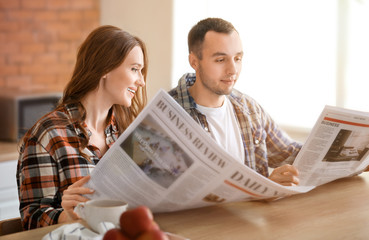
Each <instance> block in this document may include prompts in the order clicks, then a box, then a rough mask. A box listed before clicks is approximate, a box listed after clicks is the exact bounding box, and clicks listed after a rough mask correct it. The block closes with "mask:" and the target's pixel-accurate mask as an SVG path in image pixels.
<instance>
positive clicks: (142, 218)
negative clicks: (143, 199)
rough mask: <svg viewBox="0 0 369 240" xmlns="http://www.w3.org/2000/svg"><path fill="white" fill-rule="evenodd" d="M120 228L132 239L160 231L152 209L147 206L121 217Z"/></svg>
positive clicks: (132, 210)
mask: <svg viewBox="0 0 369 240" xmlns="http://www.w3.org/2000/svg"><path fill="white" fill-rule="evenodd" d="M120 227H121V229H122V231H123V232H124V233H126V234H127V235H128V236H129V237H131V238H136V237H137V236H139V235H140V234H141V233H143V232H146V231H149V230H152V229H155V230H159V226H158V225H157V224H156V223H155V222H154V219H153V215H152V213H151V211H150V209H149V208H147V207H145V206H140V207H137V208H134V209H131V210H127V211H125V212H124V213H123V214H122V215H121V216H120Z"/></svg>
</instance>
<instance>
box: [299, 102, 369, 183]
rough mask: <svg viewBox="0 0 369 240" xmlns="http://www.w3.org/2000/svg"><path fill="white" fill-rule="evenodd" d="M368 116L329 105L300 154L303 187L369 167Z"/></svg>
mask: <svg viewBox="0 0 369 240" xmlns="http://www.w3.org/2000/svg"><path fill="white" fill-rule="evenodd" d="M368 149H369V113H366V112H359V111H353V110H348V109H343V108H339V107H332V106H326V107H325V108H324V110H323V112H322V113H321V115H320V117H319V118H318V121H317V122H316V124H315V126H314V127H313V129H312V132H311V134H310V135H309V137H308V139H307V141H306V143H305V144H304V146H303V147H302V149H301V151H300V152H299V154H298V155H297V157H296V159H295V162H294V166H296V167H297V169H298V170H299V173H300V175H299V179H300V185H303V186H319V185H322V184H324V183H327V182H330V181H333V180H335V179H338V178H343V177H348V176H352V175H356V174H359V173H361V172H362V171H363V170H365V168H366V167H367V166H368V165H369V157H368V155H369V152H368Z"/></svg>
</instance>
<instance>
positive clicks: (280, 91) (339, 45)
mask: <svg viewBox="0 0 369 240" xmlns="http://www.w3.org/2000/svg"><path fill="white" fill-rule="evenodd" d="M206 17H221V18H224V19H226V20H228V21H230V22H232V23H233V25H234V26H235V27H236V28H237V29H238V31H239V33H240V35H241V38H242V42H243V47H244V52H245V57H244V61H243V70H242V73H241V76H240V79H239V80H238V83H237V84H236V88H237V89H239V90H241V91H242V92H244V93H246V94H248V95H250V96H252V97H253V98H255V99H256V100H257V101H258V102H259V103H261V105H262V106H263V107H264V108H265V109H266V111H267V112H269V113H270V114H271V116H272V117H273V118H274V119H275V120H276V121H277V122H278V123H279V124H280V125H281V126H282V127H283V128H284V129H285V130H286V131H287V132H288V133H289V134H290V135H291V136H292V137H293V138H295V139H297V140H300V141H304V140H305V138H306V136H307V134H308V133H309V131H310V129H311V128H312V127H313V125H314V123H315V121H316V119H317V118H318V116H319V114H320V112H321V111H322V109H323V107H324V106H325V105H334V106H340V107H345V108H351V109H356V110H362V111H369V108H368V107H367V103H368V102H369V94H367V92H366V89H367V87H368V86H369V83H368V82H369V0H324V1H321V0H278V1H275V0H259V1H254V0H227V1H220V0H186V1H183V0H134V1H133V0H78V1H75V0H11V1H9V0H0V20H1V22H0V99H1V98H2V97H3V98H5V96H6V95H8V93H9V92H12V93H14V94H15V95H16V96H17V97H18V98H19V97H22V96H26V95H27V94H33V93H37V94H39V93H43V94H45V93H60V92H62V90H63V88H64V86H65V84H66V83H67V82H68V81H69V78H70V76H71V73H72V70H73V67H74V63H75V57H76V53H77V49H78V47H79V45H80V44H81V43H82V41H83V40H84V39H85V37H86V36H87V34H88V33H89V32H91V31H92V30H93V29H94V28H96V27H97V26H99V25H105V24H110V25H115V26H118V27H120V28H122V29H124V30H126V31H128V32H130V33H132V34H134V35H137V36H139V37H140V38H141V39H143V40H144V41H145V42H146V44H147V47H148V53H149V75H148V82H147V87H148V91H149V98H152V97H153V96H154V95H155V93H156V92H157V91H158V90H159V89H160V88H163V89H164V90H169V89H171V88H172V87H174V86H176V84H177V81H178V79H179V78H180V77H181V76H182V74H184V73H185V72H192V71H193V70H192V69H191V68H190V66H189V64H188V61H187V55H188V50H187V33H188V31H189V30H190V28H191V27H192V26H193V25H194V24H196V23H197V22H198V21H199V20H201V19H203V18H206ZM56 95H57V94H56ZM56 95H54V96H56ZM0 108H2V109H1V110H0V113H1V114H0V115H1V117H0V119H5V120H3V121H5V122H6V119H8V123H7V124H9V125H14V124H16V123H15V122H14V121H13V117H10V115H11V114H7V112H4V111H3V109H4V106H2V105H1V102H0ZM36 112H37V113H38V114H41V112H40V111H36ZM37 117H38V115H36V118H37ZM1 124H2V123H1ZM2 125H5V124H2ZM6 128H12V126H9V127H8V126H7V127H6ZM1 134H2V132H1V131H0V135H1ZM0 138H1V136H0ZM15 146H16V142H15V141H14V140H11V141H9V140H4V143H3V144H2V145H0V148H2V152H1V153H0V164H2V165H1V166H0V169H7V170H5V171H6V173H4V174H5V175H3V173H1V172H0V175H1V181H0V182H3V185H1V183H0V193H1V194H0V219H3V218H8V217H9V216H13V215H14V214H15V215H16V214H17V213H16V210H17V207H18V206H17V202H16V198H17V195H16V191H14V184H15V182H14V181H15V179H13V176H14V173H15V166H16V159H17V152H16V148H15ZM6 164H8V165H6ZM5 165H6V166H8V167H7V168H5V167H4V166H5ZM3 171H4V170H3ZM6 174H8V175H9V174H10V175H9V176H8V175H6ZM5 178H6V179H5ZM4 179H5V180H6V181H3V180H4ZM9 179H10V180H9ZM8 182H10V183H9V184H10V185H9V184H8ZM5 193H6V194H8V195H9V194H10V195H9V196H10V197H9V198H5V197H3V196H5V195H4V194H5ZM8 212H10V213H8Z"/></svg>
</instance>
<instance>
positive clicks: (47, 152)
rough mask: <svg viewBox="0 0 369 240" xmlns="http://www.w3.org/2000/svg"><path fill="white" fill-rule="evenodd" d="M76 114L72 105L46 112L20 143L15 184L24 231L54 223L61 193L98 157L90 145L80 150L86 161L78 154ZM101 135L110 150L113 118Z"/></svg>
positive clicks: (114, 133)
mask: <svg viewBox="0 0 369 240" xmlns="http://www.w3.org/2000/svg"><path fill="white" fill-rule="evenodd" d="M76 114H79V113H78V109H77V107H76V106H73V105H68V106H65V108H64V109H63V110H62V111H53V112H51V113H49V114H48V115H46V116H45V117H43V118H42V119H41V120H40V121H39V122H38V123H37V124H35V126H33V127H32V128H31V129H30V130H29V131H28V132H27V133H26V136H25V138H24V139H23V142H22V143H21V148H20V155H19V159H18V167H17V184H18V194H19V201H20V207H19V209H20V214H21V217H22V221H23V228H24V229H32V228H37V227H43V226H48V225H52V224H56V223H57V222H58V218H59V215H60V213H61V212H62V211H63V208H62V207H61V199H62V195H63V191H64V190H65V189H67V188H68V186H70V185H71V184H73V183H74V182H76V181H78V180H79V179H81V178H82V177H84V176H87V175H89V174H90V173H91V171H92V170H93V169H94V168H95V165H96V164H97V163H98V162H99V159H100V158H101V153H100V150H99V149H98V148H97V147H96V146H93V145H90V144H89V145H88V146H87V147H86V148H85V149H83V152H84V153H85V154H86V155H88V156H89V157H90V161H89V160H88V159H86V158H84V157H83V156H82V155H81V151H80V149H79V146H80V144H81V137H84V136H83V132H82V131H81V129H80V128H78V127H77V126H76V125H74V124H73V122H72V119H73V118H74V117H76V116H78V115H76ZM84 127H86V125H85V126H84ZM86 131H87V132H88V133H89V134H91V133H90V132H89V131H88V129H87V128H86ZM105 134H106V141H107V143H108V145H109V147H110V146H111V145H112V144H113V143H114V142H115V140H116V139H117V137H118V131H117V129H116V124H115V120H114V117H112V119H111V121H110V124H109V125H108V127H107V128H106V129H105Z"/></svg>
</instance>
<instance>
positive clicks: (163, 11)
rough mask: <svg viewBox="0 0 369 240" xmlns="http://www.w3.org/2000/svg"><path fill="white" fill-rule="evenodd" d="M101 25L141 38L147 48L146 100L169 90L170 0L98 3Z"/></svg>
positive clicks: (110, 0)
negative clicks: (108, 25)
mask: <svg viewBox="0 0 369 240" xmlns="http://www.w3.org/2000/svg"><path fill="white" fill-rule="evenodd" d="M100 2H101V3H100V5H101V24H102V25H104V24H111V25H115V26H117V27H120V28H122V29H124V30H126V31H128V32H130V33H131V34H134V35H137V36H138V37H140V38H141V39H142V40H143V41H144V42H145V43H146V46H147V49H148V57H149V73H148V80H147V89H148V97H149V99H150V98H151V97H152V96H154V94H155V93H156V92H157V91H158V90H159V89H160V88H163V89H164V90H169V89H170V88H171V73H172V45H173V44H172V42H173V30H172V24H173V23H172V14H173V0H160V1H152V0H136V1H132V0H119V1H116V0H101V1H100Z"/></svg>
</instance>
